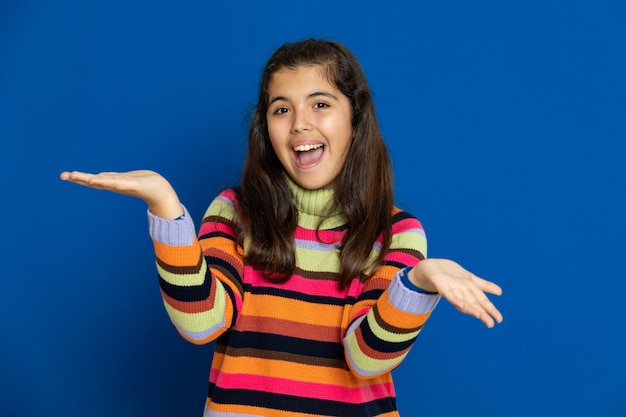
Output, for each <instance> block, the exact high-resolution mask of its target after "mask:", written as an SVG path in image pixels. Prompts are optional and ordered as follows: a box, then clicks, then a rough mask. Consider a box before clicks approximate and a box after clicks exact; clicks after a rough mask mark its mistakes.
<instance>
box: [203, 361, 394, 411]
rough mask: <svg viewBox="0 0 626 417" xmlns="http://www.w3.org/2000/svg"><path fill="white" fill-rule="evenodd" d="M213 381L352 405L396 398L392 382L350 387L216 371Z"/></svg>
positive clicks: (230, 387) (234, 386)
mask: <svg viewBox="0 0 626 417" xmlns="http://www.w3.org/2000/svg"><path fill="white" fill-rule="evenodd" d="M210 379H211V381H212V382H215V383H216V384H217V386H219V387H220V388H224V389H249V390H258V391H263V392H271V393H274V394H286V395H293V396H297V397H304V398H320V399H324V400H331V401H341V402H347V403H353V404H359V403H364V402H367V401H374V400H377V399H380V398H386V397H389V396H395V390H394V388H393V384H391V383H380V384H373V385H364V386H361V387H356V388H348V387H342V386H340V385H330V384H319V383H312V382H302V381H294V380H291V379H285V378H272V377H268V376H261V375H251V374H227V373H224V372H221V373H219V371H217V370H213V369H212V370H211V377H210ZM216 379H217V381H216Z"/></svg>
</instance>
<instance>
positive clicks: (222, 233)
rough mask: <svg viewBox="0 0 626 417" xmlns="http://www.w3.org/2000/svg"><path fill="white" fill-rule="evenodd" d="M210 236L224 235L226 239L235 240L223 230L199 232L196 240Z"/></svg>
mask: <svg viewBox="0 0 626 417" xmlns="http://www.w3.org/2000/svg"><path fill="white" fill-rule="evenodd" d="M212 237H225V238H226V239H228V240H232V241H233V242H235V241H236V238H235V237H234V236H233V235H230V234H228V233H224V232H218V231H214V232H208V233H204V234H201V235H199V236H198V240H205V239H210V238H212Z"/></svg>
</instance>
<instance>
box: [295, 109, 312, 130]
mask: <svg viewBox="0 0 626 417" xmlns="http://www.w3.org/2000/svg"><path fill="white" fill-rule="evenodd" d="M291 130H292V131H293V132H294V133H301V132H307V131H309V130H311V121H310V120H309V117H308V115H307V112H306V111H303V110H299V111H298V110H293V124H292V125H291Z"/></svg>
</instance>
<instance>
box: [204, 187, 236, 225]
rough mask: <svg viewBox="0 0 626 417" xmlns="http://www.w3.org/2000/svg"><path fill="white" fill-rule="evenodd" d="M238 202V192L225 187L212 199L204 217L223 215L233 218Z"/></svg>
mask: <svg viewBox="0 0 626 417" xmlns="http://www.w3.org/2000/svg"><path fill="white" fill-rule="evenodd" d="M238 204H239V199H238V193H237V190H236V189H234V188H227V189H225V190H223V191H222V192H220V193H219V194H218V195H217V197H215V198H214V199H213V201H212V202H211V204H210V205H209V207H208V208H207V210H206V213H205V214H204V217H205V218H207V217H225V218H227V219H229V220H234V219H235V216H236V213H237V205H238Z"/></svg>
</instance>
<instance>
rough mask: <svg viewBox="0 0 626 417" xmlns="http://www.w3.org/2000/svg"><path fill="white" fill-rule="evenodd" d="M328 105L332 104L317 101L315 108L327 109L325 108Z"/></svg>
mask: <svg viewBox="0 0 626 417" xmlns="http://www.w3.org/2000/svg"><path fill="white" fill-rule="evenodd" d="M328 107H330V105H329V104H328V103H324V102H319V103H315V104H314V105H313V108H314V109H325V108H328Z"/></svg>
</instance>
